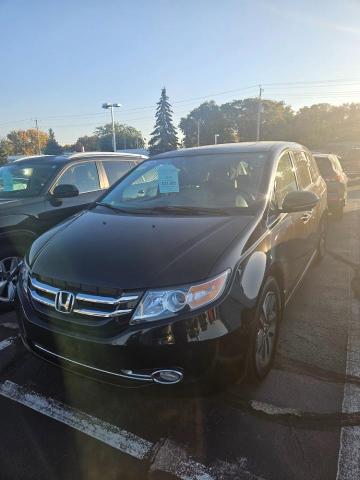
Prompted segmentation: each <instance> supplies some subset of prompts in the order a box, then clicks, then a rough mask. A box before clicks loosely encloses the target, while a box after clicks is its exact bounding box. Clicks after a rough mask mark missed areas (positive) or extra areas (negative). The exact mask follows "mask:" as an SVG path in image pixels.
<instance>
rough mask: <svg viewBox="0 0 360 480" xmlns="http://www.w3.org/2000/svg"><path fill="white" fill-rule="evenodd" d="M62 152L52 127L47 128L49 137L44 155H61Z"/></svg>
mask: <svg viewBox="0 0 360 480" xmlns="http://www.w3.org/2000/svg"><path fill="white" fill-rule="evenodd" d="M62 153H63V149H62V148H61V146H60V145H59V144H58V142H57V141H56V138H55V134H54V130H53V129H52V128H50V129H49V138H48V141H47V144H46V147H45V150H44V154H45V155H61V154H62Z"/></svg>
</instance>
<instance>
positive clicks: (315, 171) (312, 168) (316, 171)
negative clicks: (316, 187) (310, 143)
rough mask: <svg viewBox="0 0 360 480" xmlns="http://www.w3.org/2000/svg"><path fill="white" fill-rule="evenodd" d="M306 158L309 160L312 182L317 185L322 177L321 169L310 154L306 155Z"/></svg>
mask: <svg viewBox="0 0 360 480" xmlns="http://www.w3.org/2000/svg"><path fill="white" fill-rule="evenodd" d="M306 156H307V159H308V165H309V170H310V173H311V178H312V181H313V182H314V183H315V182H316V181H317V179H318V178H319V176H320V173H319V169H318V166H317V165H316V162H315V159H314V157H313V156H312V155H310V154H309V153H308V154H306Z"/></svg>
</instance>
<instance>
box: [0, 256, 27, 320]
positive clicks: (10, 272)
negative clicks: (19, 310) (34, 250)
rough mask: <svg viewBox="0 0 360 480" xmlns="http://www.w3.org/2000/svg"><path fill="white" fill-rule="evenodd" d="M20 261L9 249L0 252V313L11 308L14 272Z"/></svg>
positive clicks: (13, 291)
mask: <svg viewBox="0 0 360 480" xmlns="http://www.w3.org/2000/svg"><path fill="white" fill-rule="evenodd" d="M21 261H22V259H21V258H20V257H18V253H16V252H15V251H14V250H13V249H12V248H11V247H5V248H3V249H1V250H0V313H3V312H7V311H9V310H11V309H12V308H13V304H14V300H15V292H16V288H15V287H16V272H17V269H18V266H19V264H20V262H21Z"/></svg>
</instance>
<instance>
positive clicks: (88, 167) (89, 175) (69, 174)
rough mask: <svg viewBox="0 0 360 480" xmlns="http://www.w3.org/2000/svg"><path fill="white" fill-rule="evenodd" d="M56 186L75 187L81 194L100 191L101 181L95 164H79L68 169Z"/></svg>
mask: <svg viewBox="0 0 360 480" xmlns="http://www.w3.org/2000/svg"><path fill="white" fill-rule="evenodd" d="M56 185H75V187H77V188H78V190H79V193H87V192H94V191H96V190H100V180H99V174H98V170H97V166H96V164H95V162H89V163H79V164H77V165H73V166H71V167H70V168H68V169H67V170H66V171H65V172H64V174H63V175H62V176H61V177H60V178H59V180H58V181H57V183H56Z"/></svg>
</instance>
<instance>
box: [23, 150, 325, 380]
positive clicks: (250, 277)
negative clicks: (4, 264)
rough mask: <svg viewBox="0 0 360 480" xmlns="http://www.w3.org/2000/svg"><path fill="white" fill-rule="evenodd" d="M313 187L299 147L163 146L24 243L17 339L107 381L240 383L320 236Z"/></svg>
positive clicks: (261, 360)
mask: <svg viewBox="0 0 360 480" xmlns="http://www.w3.org/2000/svg"><path fill="white" fill-rule="evenodd" d="M326 204H327V202H326V185H325V182H324V180H323V179H322V177H321V176H320V175H319V172H318V169H317V166H316V164H315V162H314V159H313V157H312V154H311V153H310V152H309V151H308V150H307V149H306V148H305V147H302V146H301V145H298V144H295V143H285V142H258V143H238V144H228V145H215V146H210V147H201V148H191V149H186V150H178V151H174V152H169V153H165V154H162V155H158V156H156V157H153V158H152V159H149V160H146V161H144V162H143V163H142V164H140V165H139V166H138V167H136V168H135V169H134V170H132V171H131V172H130V173H128V174H127V175H126V176H125V177H123V179H121V180H120V181H119V182H117V183H116V184H115V185H114V186H113V187H112V188H111V189H110V190H109V191H108V192H107V193H105V194H104V195H103V196H102V197H101V198H100V199H99V201H98V202H97V203H96V204H94V205H92V206H91V207H90V208H89V209H88V210H87V211H84V212H82V213H80V214H77V215H76V216H74V217H72V218H71V219H69V220H67V221H65V222H64V223H62V224H60V225H58V226H57V227H55V228H53V229H52V230H50V231H48V232H47V233H45V234H44V235H42V236H41V237H40V238H38V239H37V240H36V241H35V243H34V244H33V245H32V247H31V249H30V251H29V252H28V254H27V256H26V261H25V263H24V264H23V267H22V270H21V273H20V277H19V281H18V287H17V290H18V300H17V312H18V317H19V321H20V328H21V335H22V339H23V341H24V343H25V345H26V346H27V347H28V348H29V349H30V350H31V351H33V352H34V353H35V354H37V355H39V356H41V357H43V358H44V359H47V360H49V361H51V362H54V363H57V364H60V365H61V366H63V367H65V368H70V369H74V370H76V371H78V372H80V373H83V374H87V375H93V376H100V377H101V378H103V379H106V380H110V381H116V382H118V381H119V382H120V383H121V382H138V383H139V384H146V383H148V384H151V383H154V382H155V383H161V384H174V383H178V382H181V381H189V382H192V381H200V380H201V381H203V380H205V381H213V380H214V379H215V380H216V379H219V378H221V379H223V378H227V376H229V378H234V377H235V376H236V374H237V373H238V372H240V371H241V369H242V367H243V366H244V365H245V366H246V369H247V372H248V373H249V375H250V376H251V377H252V378H253V379H257V380H259V379H261V378H263V377H264V376H265V375H266V374H267V373H268V371H269V369H270V368H271V364H272V360H273V357H274V352H275V348H276V342H277V337H278V332H279V326H280V321H281V318H282V316H283V313H284V310H285V307H286V304H287V302H288V301H289V299H290V297H291V296H292V294H293V293H294V291H295V290H296V288H297V286H298V285H299V284H300V282H301V280H302V278H303V276H304V274H305V273H306V271H307V270H308V268H309V266H310V265H311V264H312V263H313V261H315V260H320V259H321V258H322V256H323V253H324V246H325V238H326V224H327V211H326Z"/></svg>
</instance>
